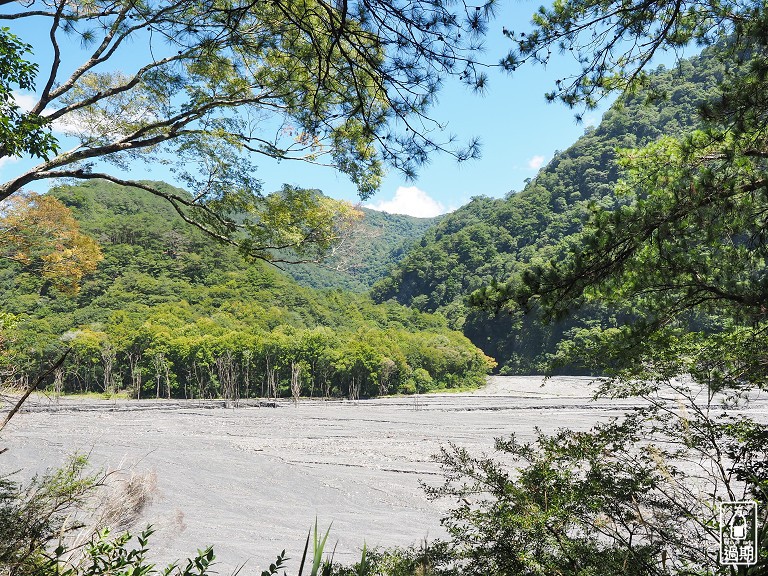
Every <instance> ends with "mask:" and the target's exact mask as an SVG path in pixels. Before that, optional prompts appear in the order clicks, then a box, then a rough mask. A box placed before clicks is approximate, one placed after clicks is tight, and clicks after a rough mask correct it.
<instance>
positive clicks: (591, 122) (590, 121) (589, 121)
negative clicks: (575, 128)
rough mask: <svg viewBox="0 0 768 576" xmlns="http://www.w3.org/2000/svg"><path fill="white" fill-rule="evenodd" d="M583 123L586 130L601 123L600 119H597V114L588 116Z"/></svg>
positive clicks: (583, 119)
mask: <svg viewBox="0 0 768 576" xmlns="http://www.w3.org/2000/svg"><path fill="white" fill-rule="evenodd" d="M582 122H584V127H585V128H591V127H592V126H597V125H598V124H599V123H600V118H598V117H597V115H595V114H587V115H586V116H584V118H582Z"/></svg>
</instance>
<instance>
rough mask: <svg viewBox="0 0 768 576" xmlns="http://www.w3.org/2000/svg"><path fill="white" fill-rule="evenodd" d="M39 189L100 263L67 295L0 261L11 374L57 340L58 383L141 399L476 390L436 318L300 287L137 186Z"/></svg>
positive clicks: (473, 351)
mask: <svg viewBox="0 0 768 576" xmlns="http://www.w3.org/2000/svg"><path fill="white" fill-rule="evenodd" d="M50 194H52V195H53V196H55V197H56V198H58V199H59V200H61V201H62V202H63V203H64V204H65V205H66V206H68V207H70V208H71V210H72V211H73V212H74V214H75V216H76V218H77V219H78V221H79V222H80V225H81V228H82V230H83V231H84V232H86V233H87V234H89V235H90V236H92V237H93V238H95V239H96V241H97V242H98V243H99V244H100V245H101V249H102V251H103V254H104V259H103V261H102V262H101V263H100V264H99V267H98V269H97V271H96V272H95V273H94V274H92V275H91V276H89V277H87V278H86V279H85V281H84V282H82V286H81V289H80V290H79V292H78V293H77V294H75V295H70V294H65V293H62V292H59V291H58V290H57V288H56V287H54V286H52V285H51V284H50V283H49V282H48V281H46V280H45V279H43V278H42V277H41V276H40V275H39V274H37V273H35V271H33V270H28V269H26V268H25V267H24V266H23V265H22V264H19V263H12V262H4V263H3V264H2V265H0V309H2V310H3V312H4V313H5V314H6V317H5V320H4V321H5V323H6V328H7V327H8V325H10V324H12V325H13V327H12V328H11V329H6V330H5V331H4V334H3V336H5V337H6V339H7V342H6V343H5V344H6V346H7V347H9V348H10V354H11V358H12V362H10V363H9V365H12V366H14V367H15V370H16V373H15V374H13V375H11V379H12V378H16V379H17V381H23V380H24V379H25V378H26V377H28V376H29V375H31V374H35V373H36V372H37V371H38V370H39V366H41V365H42V363H43V362H44V361H46V360H49V359H52V358H54V357H56V356H57V355H58V354H59V353H60V351H61V350H63V349H64V348H66V347H68V346H71V347H72V352H71V353H70V356H69V358H68V360H67V363H66V364H65V366H64V369H63V371H61V373H59V374H58V375H57V380H56V382H57V383H58V384H59V385H60V386H61V387H62V388H63V389H64V390H65V391H108V390H110V389H111V390H119V389H127V390H129V391H130V392H131V393H132V394H134V395H137V394H140V395H141V396H146V395H152V396H156V395H163V396H168V395H171V396H186V397H200V396H218V395H224V396H251V395H260V396H262V395H265V394H269V395H275V394H277V395H289V394H290V393H291V384H293V386H294V387H296V386H299V387H300V388H301V391H300V393H301V394H303V395H310V394H311V395H315V396H317V395H324V396H352V397H357V396H373V395H377V394H381V393H395V392H415V391H426V390H429V389H436V388H442V387H453V386H465V385H473V384H477V383H479V382H481V381H482V379H483V377H484V374H485V373H486V372H487V370H488V368H489V366H490V365H491V364H490V361H489V359H488V358H486V356H484V355H483V354H482V352H481V351H480V350H478V349H477V348H475V347H474V346H473V345H472V344H471V343H470V342H469V341H468V340H467V339H466V338H465V337H464V336H462V335H461V334H460V333H458V332H455V331H451V330H449V329H448V328H447V327H446V322H445V320H444V319H443V318H442V317H441V316H439V315H432V314H426V313H422V312H419V311H416V310H412V309H409V308H406V307H404V306H401V305H397V304H387V305H377V304H374V303H373V302H372V301H371V299H370V298H369V297H368V296H364V295H355V294H351V293H345V292H342V291H340V290H325V291H318V290H313V289H310V288H306V287H302V286H300V285H298V284H297V283H296V281H295V280H293V279H292V278H290V277H288V276H287V275H285V274H284V273H282V272H281V271H280V270H278V269H277V268H275V267H273V266H271V265H269V264H266V263H263V262H250V263H249V262H246V261H244V260H243V258H242V257H241V256H240V255H239V254H238V253H237V252H236V251H234V250H233V249H230V248H229V247H226V246H223V245H221V244H219V243H217V242H215V241H213V240H212V239H210V238H209V237H208V236H206V235H204V234H203V233H202V232H200V231H198V230H196V229H194V228H192V227H190V226H189V225H187V224H185V223H184V222H183V221H182V220H181V218H180V217H179V216H178V215H177V214H176V213H175V212H174V210H173V208H172V207H171V206H170V205H169V204H168V203H167V202H166V201H164V200H162V199H159V198H157V197H155V196H152V195H151V194H148V193H146V192H143V191H141V190H138V189H133V188H124V187H120V186H117V185H114V184H111V183H108V182H104V181H90V182H88V183H85V184H81V185H78V186H60V187H57V188H54V189H53V190H51V192H50ZM8 315H10V316H8ZM8 318H10V319H11V320H10V321H9V320H8ZM0 327H2V326H0ZM0 368H1V367H0Z"/></svg>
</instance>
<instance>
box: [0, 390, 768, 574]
mask: <svg viewBox="0 0 768 576" xmlns="http://www.w3.org/2000/svg"><path fill="white" fill-rule="evenodd" d="M589 382H590V379H589V378H577V377H557V378H553V379H550V380H547V381H546V382H544V381H543V379H542V378H539V377H492V378H489V382H488V385H487V386H486V387H485V388H483V389H481V390H479V391H476V392H472V393H462V394H435V395H423V396H418V397H397V398H382V399H375V400H365V401H359V402H349V401H322V400H301V401H300V402H299V403H298V405H293V404H292V403H291V402H289V401H278V402H277V403H270V404H263V405H261V406H258V405H256V404H252V405H244V406H241V407H238V408H226V407H224V404H223V403H222V402H198V401H175V400H159V401H158V400H142V401H106V400H104V401H98V400H71V399H66V398H64V399H61V400H59V401H58V402H53V401H52V400H49V399H47V398H45V397H38V398H36V399H34V400H33V401H31V402H30V403H29V404H28V405H27V406H26V407H25V410H24V411H23V412H21V413H19V414H17V415H16V417H14V419H13V420H12V421H11V423H10V424H9V426H8V427H7V428H6V429H5V430H4V431H3V433H2V437H0V449H2V448H3V447H5V448H8V450H7V451H6V452H5V453H4V454H2V456H0V474H2V473H7V472H10V471H13V470H19V471H20V472H19V477H28V476H30V475H32V474H34V473H39V472H42V471H44V470H45V469H46V468H48V467H53V466H58V465H60V464H61V463H62V462H63V461H64V460H65V458H66V456H67V455H68V454H71V453H73V452H84V453H87V454H89V455H90V461H91V463H92V465H93V466H94V467H97V468H117V467H122V468H132V469H133V470H135V471H136V473H147V472H151V473H153V474H154V475H155V476H156V479H157V492H156V495H155V498H154V500H153V502H152V504H151V505H150V506H149V507H148V508H147V509H146V510H145V512H144V514H143V517H142V519H141V521H140V525H143V524H147V523H151V524H153V525H154V526H155V527H156V528H157V532H156V535H155V536H154V538H153V541H152V542H153V545H152V549H153V554H154V559H156V560H157V561H158V562H161V563H163V562H167V561H170V560H174V559H177V558H183V557H187V556H189V555H191V554H194V552H195V550H196V549H197V548H200V547H204V546H207V545H209V544H212V545H214V548H215V551H216V555H217V558H218V561H219V564H218V566H217V570H218V573H219V574H229V573H230V572H231V571H232V570H233V569H234V568H235V567H236V566H239V565H240V564H242V563H243V562H246V564H245V567H244V569H243V571H242V572H241V574H244V575H245V574H259V573H260V570H261V569H263V568H264V567H265V566H266V565H268V564H269V563H270V562H272V561H274V557H275V556H276V555H277V554H278V553H279V552H280V551H281V550H282V549H283V548H286V549H287V551H288V555H289V556H291V557H292V558H294V559H296V558H298V557H299V556H300V554H301V551H302V548H303V544H304V539H305V538H306V531H307V529H308V528H309V526H310V525H311V524H313V523H314V520H315V518H316V517H317V519H318V522H319V525H320V527H327V526H328V524H330V523H331V522H333V526H332V529H331V536H330V537H329V543H330V547H331V548H332V547H333V546H334V545H335V546H336V558H337V559H339V560H341V561H350V562H351V561H354V559H355V558H359V550H360V548H362V545H363V542H364V541H365V542H366V543H367V545H368V546H369V547H373V546H392V545H408V544H418V542H419V541H420V540H423V539H424V538H434V537H440V536H441V535H443V532H442V530H441V527H440V517H441V515H442V514H443V513H444V512H445V510H446V509H447V507H448V506H450V505H451V504H452V502H430V501H427V499H426V498H425V496H424V493H423V490H422V489H421V487H420V482H426V483H435V484H436V483H439V482H440V479H441V476H440V470H439V467H438V466H437V464H435V463H434V462H433V461H432V460H431V456H432V455H433V454H435V453H437V452H438V450H439V448H440V446H441V445H444V444H446V443H448V442H454V443H456V444H457V445H459V446H463V447H466V448H469V449H471V450H474V451H477V452H480V451H485V452H489V451H490V450H491V449H492V446H493V439H494V438H496V437H499V436H507V435H509V434H511V433H515V434H517V435H518V436H519V437H522V438H530V437H532V436H533V434H534V429H535V427H539V428H541V429H542V430H543V431H545V432H552V431H554V430H555V429H557V428H560V427H568V428H575V429H587V428H588V427H589V426H591V425H592V424H594V423H595V422H597V421H598V420H601V419H607V418H610V417H612V416H616V415H619V414H620V413H622V412H623V411H624V410H625V409H626V408H627V407H629V406H631V405H632V404H633V402H632V401H630V400H615V401H608V400H601V401H597V402H595V401H591V400H590V397H591V394H592V391H593V390H592V389H591V388H590V386H589ZM542 384H543V385H542ZM7 409H8V406H7V405H6V406H4V407H2V408H0V417H2V416H3V412H5V411H6V410H7ZM750 409H751V410H756V411H762V412H763V413H765V412H766V411H767V410H768V404H767V403H766V402H765V400H762V401H761V402H757V403H754V404H753V405H752V407H751V408H750ZM763 415H764V414H763Z"/></svg>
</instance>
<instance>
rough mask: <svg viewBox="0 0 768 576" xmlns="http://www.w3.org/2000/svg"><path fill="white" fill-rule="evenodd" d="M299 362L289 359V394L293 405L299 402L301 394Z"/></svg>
mask: <svg viewBox="0 0 768 576" xmlns="http://www.w3.org/2000/svg"><path fill="white" fill-rule="evenodd" d="M300 376H301V364H300V363H299V362H296V361H291V396H292V397H293V403H294V405H297V404H298V403H299V397H300V396H301V378H300Z"/></svg>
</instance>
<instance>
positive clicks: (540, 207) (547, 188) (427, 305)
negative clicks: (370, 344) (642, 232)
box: [372, 49, 723, 374]
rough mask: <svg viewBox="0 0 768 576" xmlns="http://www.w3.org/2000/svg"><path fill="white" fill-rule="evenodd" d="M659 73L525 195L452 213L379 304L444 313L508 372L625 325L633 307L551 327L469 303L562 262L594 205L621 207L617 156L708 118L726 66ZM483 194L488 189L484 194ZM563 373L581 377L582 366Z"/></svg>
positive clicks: (710, 61) (705, 57)
mask: <svg viewBox="0 0 768 576" xmlns="http://www.w3.org/2000/svg"><path fill="white" fill-rule="evenodd" d="M713 50H714V49H708V50H705V51H704V52H703V53H702V55H700V56H698V57H695V58H692V59H690V60H684V61H681V62H680V63H679V65H677V66H675V68H673V69H665V68H663V67H660V68H659V69H657V70H656V71H655V72H653V73H652V74H650V77H649V82H648V85H647V87H646V89H644V90H640V91H638V92H637V93H636V94H633V95H628V96H624V97H622V98H621V99H620V100H619V101H618V102H616V104H615V105H613V106H612V107H611V108H610V109H609V110H608V111H607V112H606V113H605V115H604V117H603V119H602V122H601V123H600V125H599V126H598V127H596V128H587V130H586V131H585V134H584V136H582V137H581V138H580V139H579V140H578V141H576V142H575V143H574V144H573V145H572V146H571V147H569V148H568V149H567V150H565V151H562V152H557V153H556V154H555V157H554V158H553V159H552V160H551V161H550V162H549V164H548V165H547V166H546V167H544V168H543V169H542V170H541V171H540V172H539V174H538V175H537V176H536V178H534V179H533V180H531V181H530V182H529V183H528V184H527V185H526V187H525V189H524V190H522V191H521V192H513V193H510V194H509V195H508V196H507V197H506V198H502V199H492V198H487V197H483V196H478V197H475V198H473V200H472V201H471V202H470V203H469V204H467V205H465V206H463V207H462V208H460V209H458V210H456V211H455V212H453V213H451V214H448V215H447V216H445V217H444V218H443V219H442V220H441V221H440V222H439V223H438V224H437V225H436V226H433V227H432V228H431V229H430V230H428V231H427V233H426V234H425V235H424V237H423V238H422V240H421V241H420V242H418V243H417V244H416V245H415V246H414V248H413V249H412V250H411V251H410V252H409V253H408V254H407V255H406V257H405V258H404V259H403V260H402V261H401V262H400V263H399V264H397V265H396V266H395V267H393V268H392V270H391V271H390V273H389V274H388V275H387V276H386V277H385V278H383V279H382V280H381V281H379V282H378V283H377V284H376V285H374V287H373V290H372V295H373V298H374V300H376V301H377V302H385V301H388V300H393V301H397V302H399V303H401V304H405V305H407V306H413V307H415V308H417V309H418V310H422V311H425V312H439V313H441V314H443V315H445V316H446V317H447V318H448V320H449V326H450V327H451V328H453V329H456V330H462V332H463V333H464V334H465V335H466V336H468V337H469V338H470V339H471V340H472V342H474V343H475V344H476V345H477V346H480V347H481V348H482V349H483V350H484V351H485V352H486V353H487V354H489V355H491V356H493V357H494V358H496V359H497V361H498V362H499V366H500V368H501V371H502V373H511V374H521V373H523V374H524V373H537V372H541V371H542V370H544V369H546V368H547V367H548V366H549V365H550V361H551V360H552V358H553V355H555V354H556V351H557V349H558V346H559V345H560V343H561V342H564V341H568V340H569V339H570V338H571V337H572V336H573V334H575V332H576V331H577V330H579V329H581V328H589V327H592V326H595V325H602V326H605V327H611V326H620V325H621V324H622V323H624V322H625V321H626V320H627V315H626V311H621V312H620V311H617V310H615V309H609V308H606V307H605V306H603V305H601V303H599V302H592V303H591V304H590V305H589V306H588V307H586V308H584V309H582V310H580V311H579V312H578V313H576V314H574V315H573V316H570V317H569V318H568V319H567V320H564V321H559V322H554V323H551V324H543V323H542V322H541V319H540V318H539V317H538V316H537V315H536V314H529V315H523V314H522V313H514V314H502V315H498V316H497V315H495V314H493V313H491V312H486V311H483V310H479V309H477V308H474V307H472V306H469V305H468V304H467V299H468V297H469V295H471V294H472V293H473V292H474V291H476V290H478V289H481V288H483V287H484V286H489V285H491V284H493V283H494V282H511V283H513V284H514V283H515V282H518V281H519V279H520V275H521V274H522V273H524V271H525V270H526V269H527V268H528V267H529V266H530V265H532V264H536V263H537V262H548V261H549V260H551V259H552V258H553V257H555V256H556V253H557V250H559V249H560V248H558V245H559V243H560V242H561V241H562V240H563V239H565V238H567V237H569V236H571V235H573V234H574V233H576V232H578V231H579V230H580V229H581V228H582V226H583V224H584V222H585V221H587V219H588V218H589V217H590V214H591V213H592V207H593V206H599V207H607V208H612V207H616V206H619V205H621V203H622V202H623V200H622V199H621V198H620V197H617V196H616V195H615V194H614V188H615V185H616V183H617V181H618V180H619V179H620V178H621V174H622V172H621V168H620V166H619V164H618V162H617V158H618V150H620V149H626V148H634V147H637V146H642V145H644V144H647V143H649V142H652V141H654V140H656V139H658V138H659V137H660V136H663V135H676V134H681V133H683V132H685V131H687V130H689V129H690V128H691V127H693V126H696V125H697V123H698V122H699V115H698V109H699V106H700V105H701V104H702V103H703V102H706V101H708V100H709V99H710V98H711V97H712V95H713V94H714V93H715V90H716V86H717V84H718V82H719V81H720V80H721V79H722V76H723V64H722V62H721V61H719V60H718V59H717V58H716V57H715V54H714V52H713ZM480 192H481V191H480ZM562 370H563V371H564V372H566V373H573V372H574V371H575V368H574V367H573V366H564V367H562Z"/></svg>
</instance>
